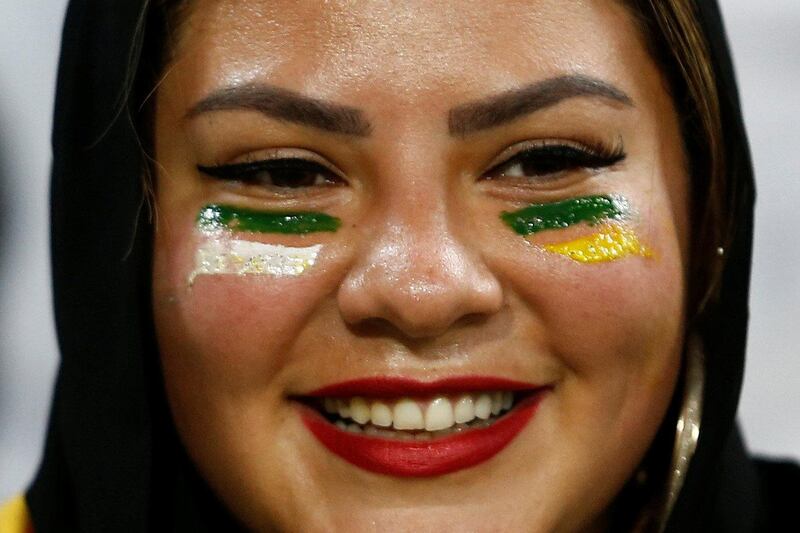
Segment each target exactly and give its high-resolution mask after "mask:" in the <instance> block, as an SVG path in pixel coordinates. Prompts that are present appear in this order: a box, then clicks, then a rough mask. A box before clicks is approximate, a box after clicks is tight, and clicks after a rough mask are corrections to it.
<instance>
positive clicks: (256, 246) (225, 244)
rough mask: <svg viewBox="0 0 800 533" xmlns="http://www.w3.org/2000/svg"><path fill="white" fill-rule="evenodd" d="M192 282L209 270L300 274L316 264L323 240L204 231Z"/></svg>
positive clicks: (219, 272) (191, 276) (190, 282)
mask: <svg viewBox="0 0 800 533" xmlns="http://www.w3.org/2000/svg"><path fill="white" fill-rule="evenodd" d="M203 236H204V237H205V238H204V239H203V241H202V243H201V244H200V246H199V247H198V249H197V252H196V253H195V261H194V270H192V273H191V274H190V275H189V285H190V286H191V285H192V283H194V280H195V278H196V277H197V276H200V275H205V274H235V275H239V276H247V275H267V276H274V277H284V276H299V275H301V274H303V273H304V272H305V271H306V270H308V269H309V268H311V267H312V266H314V264H315V263H316V261H317V255H319V251H320V250H321V249H322V245H321V244H315V245H313V246H304V247H291V246H283V245H280V244H265V243H262V242H253V241H245V240H240V239H236V238H233V237H232V236H231V235H230V233H229V232H203Z"/></svg>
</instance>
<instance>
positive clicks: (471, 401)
mask: <svg viewBox="0 0 800 533" xmlns="http://www.w3.org/2000/svg"><path fill="white" fill-rule="evenodd" d="M156 98H157V111H156V132H155V139H156V161H157V165H156V166H157V169H158V171H157V187H156V188H157V230H156V235H155V243H154V246H155V260H154V266H153V285H154V289H153V290H154V311H155V320H156V327H157V332H158V339H159V345H160V349H161V357H162V365H163V371H164V377H165V383H166V388H167V395H168V399H169V402H170V405H171V409H172V412H173V416H174V419H175V423H176V425H177V428H178V431H179V434H180V435H181V438H182V440H183V442H184V445H185V446H186V449H187V450H188V452H189V454H190V456H191V457H192V459H193V460H194V462H195V463H196V465H197V466H198V468H199V469H200V471H201V473H202V475H203V476H204V477H205V478H206V479H207V481H208V483H209V485H210V486H211V487H212V488H213V490H214V491H215V492H216V493H217V494H218V495H219V497H220V498H221V499H222V500H223V501H224V502H225V503H226V505H227V506H228V507H229V508H230V509H231V510H232V511H233V513H234V514H235V515H236V516H237V517H239V518H240V519H241V520H242V521H243V522H244V523H245V524H246V525H247V526H249V527H250V528H253V529H257V530H266V531H268V530H273V529H277V530H281V531H415V530H417V531H418V530H424V531H464V530H467V529H468V530H470V531H575V530H600V529H602V528H603V527H604V524H605V520H606V518H607V509H608V507H609V505H610V504H611V502H612V501H613V499H614V498H615V496H616V495H617V494H618V493H619V491H620V490H621V488H622V486H623V485H624V484H625V482H626V481H627V480H628V479H629V478H630V477H631V476H632V475H633V472H634V471H635V470H636V468H637V466H638V464H639V462H640V461H641V460H642V457H643V455H644V454H645V452H646V450H647V448H648V447H649V445H650V443H651V442H652V439H653V437H654V435H655V433H656V431H657V429H658V427H659V425H660V423H661V422H662V420H663V418H664V416H665V411H666V409H667V406H668V404H669V401H670V399H671V397H672V395H673V392H674V388H675V382H676V379H677V378H676V376H677V374H678V369H679V366H680V354H681V346H682V342H683V307H684V293H685V289H684V285H685V274H684V272H685V270H686V268H685V267H686V260H687V257H686V250H687V245H686V244H687V242H686V241H687V235H688V227H687V226H688V220H687V206H688V197H687V194H688V193H687V176H686V173H685V164H684V159H683V152H682V145H681V139H680V133H679V126H678V121H677V118H676V112H675V109H674V107H673V104H672V102H671V100H670V97H669V96H668V93H667V89H666V88H665V83H664V81H663V78H662V76H661V74H660V72H659V70H658V68H657V66H656V64H655V63H654V61H653V59H652V58H651V57H650V56H649V55H648V54H647V51H646V47H645V44H644V42H643V37H642V36H641V35H640V33H639V29H638V27H637V26H636V25H635V23H634V21H633V19H632V17H631V15H630V14H629V13H628V11H627V10H626V8H625V7H623V6H622V5H621V4H620V3H618V2H614V1H610V0H609V1H603V0H597V1H574V2H565V1H563V0H526V1H525V2H521V1H496V2H471V1H470V2H466V1H462V2H435V3H434V2H404V3H402V4H400V3H397V4H396V5H395V4H394V3H392V4H391V5H390V4H389V3H384V2H372V1H364V2H356V3H353V2H339V1H331V2H325V3H303V4H298V3H296V2H290V1H276V0H269V1H267V0H264V1H248V2H242V1H234V0H218V1H210V0H208V1H204V0H198V1H196V2H194V4H193V6H192V9H191V11H190V13H189V14H188V16H187V18H186V20H184V21H183V22H182V26H181V28H180V31H179V35H178V39H177V43H176V47H175V50H174V59H173V61H172V63H171V64H170V65H169V66H168V68H167V71H166V75H165V77H164V80H163V83H161V84H160V85H159V87H158V91H157V95H156Z"/></svg>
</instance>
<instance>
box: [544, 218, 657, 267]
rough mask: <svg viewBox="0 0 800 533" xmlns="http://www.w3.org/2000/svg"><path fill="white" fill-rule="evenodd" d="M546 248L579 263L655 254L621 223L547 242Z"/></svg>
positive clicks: (602, 261) (601, 261) (603, 261)
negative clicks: (585, 234)
mask: <svg viewBox="0 0 800 533" xmlns="http://www.w3.org/2000/svg"><path fill="white" fill-rule="evenodd" d="M544 249H545V250H547V251H548V252H551V253H555V254H560V255H563V256H566V257H569V258H570V259H572V260H574V261H578V262H579V263H606V262H610V261H616V260H617V259H622V258H624V257H628V256H631V255H638V256H641V257H647V258H649V257H652V256H653V254H652V252H650V250H649V249H647V248H646V247H645V246H644V245H643V244H642V243H641V242H640V241H639V237H638V236H637V235H636V233H635V232H634V231H633V230H632V229H630V228H627V227H625V226H622V225H619V224H606V225H604V226H603V227H601V228H599V229H598V230H597V231H596V232H594V233H592V234H591V235H588V236H586V237H581V238H578V239H574V240H571V241H567V242H563V243H558V244H546V245H544Z"/></svg>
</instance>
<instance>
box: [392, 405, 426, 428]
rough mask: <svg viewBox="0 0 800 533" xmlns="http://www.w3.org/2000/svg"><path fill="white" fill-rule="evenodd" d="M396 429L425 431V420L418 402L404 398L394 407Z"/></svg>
mask: <svg viewBox="0 0 800 533" xmlns="http://www.w3.org/2000/svg"><path fill="white" fill-rule="evenodd" d="M392 414H393V418H394V420H393V422H394V429H424V428H425V420H424V419H423V418H422V409H420V408H419V405H417V402H415V401H414V400H409V399H408V398H403V399H402V400H400V401H399V402H397V403H396V404H395V406H394V413H392Z"/></svg>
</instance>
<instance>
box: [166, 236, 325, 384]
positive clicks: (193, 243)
mask: <svg viewBox="0 0 800 533" xmlns="http://www.w3.org/2000/svg"><path fill="white" fill-rule="evenodd" d="M206 244H207V239H205V238H204V237H203V236H202V235H200V234H199V233H198V232H197V231H196V230H194V228H192V227H191V226H189V227H186V228H182V229H179V230H176V231H169V230H166V231H162V232H160V233H159V234H158V235H157V237H156V242H155V258H154V259H155V260H154V266H153V279H154V310H155V319H156V326H157V330H158V337H159V344H160V347H161V353H162V359H163V363H164V367H165V372H166V373H167V379H168V380H169V376H170V375H172V376H175V381H177V383H176V385H180V383H185V384H187V387H188V388H191V387H197V386H198V385H200V386H203V387H207V390H215V389H216V390H220V389H222V391H223V392H225V391H227V392H230V393H234V392H236V393H241V392H246V391H247V390H253V391H257V390H259V389H261V388H263V387H264V386H270V385H271V384H273V383H274V381H275V376H276V374H278V373H279V371H280V369H281V368H282V367H283V366H284V363H285V358H286V354H287V352H288V351H289V347H290V344H291V342H292V340H293V339H295V338H296V337H297V335H298V331H299V330H300V329H302V328H303V327H304V325H305V324H306V322H307V321H308V319H309V316H310V314H311V313H312V312H313V310H314V308H315V307H316V306H317V304H318V302H319V300H320V298H322V297H323V296H324V295H325V294H327V293H328V292H329V291H330V279H329V278H330V276H329V275H328V272H329V268H328V267H329V266H330V262H331V259H330V257H329V255H328V254H326V248H325V247H324V246H323V247H322V248H321V252H320V254H319V256H318V257H317V262H316V264H315V265H314V266H312V267H310V268H308V269H307V270H306V271H304V272H303V273H301V274H299V275H271V274H245V275H237V274H230V273H228V274H202V275H198V276H196V277H195V278H194V280H193V281H192V282H191V284H190V282H189V280H190V279H191V277H192V273H193V272H196V271H197V270H198V265H197V260H196V254H197V251H198V250H199V249H204V248H207V246H206ZM221 376H223V377H224V379H220V377H221ZM190 396H191V395H189V397H190Z"/></svg>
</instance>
